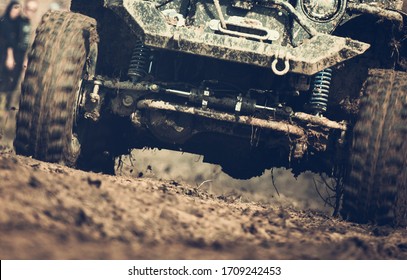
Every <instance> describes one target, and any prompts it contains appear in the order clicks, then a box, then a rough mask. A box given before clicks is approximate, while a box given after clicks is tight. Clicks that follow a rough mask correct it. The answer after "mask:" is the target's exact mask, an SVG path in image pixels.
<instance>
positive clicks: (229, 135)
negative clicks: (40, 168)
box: [14, 0, 407, 225]
mask: <svg viewBox="0 0 407 280" xmlns="http://www.w3.org/2000/svg"><path fill="white" fill-rule="evenodd" d="M402 6H403V1H402V0H375V1H372V0H121V1H120V0H105V1H102V0H89V1H79V0H73V1H72V2H71V12H62V11H54V12H48V13H47V14H45V16H44V17H43V19H42V23H41V24H40V26H39V27H38V29H37V34H36V38H35V41H34V43H33V46H32V49H31V51H30V53H29V64H28V69H27V72H26V77H25V80H24V82H23V86H22V95H21V100H20V105H19V111H18V116H17V131H16V139H15V142H14V145H15V149H16V152H17V153H18V154H22V155H28V156H32V157H34V158H36V159H39V160H44V161H48V162H59V163H63V164H66V165H68V166H72V167H78V168H82V169H91V170H99V171H104V172H110V173H112V172H113V171H114V170H113V169H114V159H115V157H117V156H118V155H121V154H125V153H127V152H128V151H129V150H130V149H132V148H143V147H155V148H165V149H172V150H179V151H186V152H193V153H197V154H201V155H203V156H204V157H205V160H206V161H208V162H213V163H217V164H220V165H221V166H222V167H223V170H224V171H225V172H227V173H229V174H231V175H233V176H235V177H239V178H249V177H251V176H256V175H259V174H261V173H262V172H263V171H264V170H265V169H266V168H271V167H286V168H290V169H292V170H293V172H294V173H296V174H297V173H299V172H303V171H306V170H310V171H314V172H318V173H326V174H328V175H330V176H333V177H335V178H342V179H343V181H344V185H345V187H344V196H343V203H342V215H343V217H345V218H347V219H349V220H353V221H358V222H368V221H371V222H374V223H379V224H394V225H403V224H405V223H406V221H407V217H406V216H407V172H406V169H407V168H406V167H407V166H406V164H407V141H406V138H407V126H406V118H407V99H406V98H407V95H406V92H407V74H406V69H407V56H406V55H407V39H406V34H407V32H406V30H407V28H406V27H405V26H406V23H407V17H406V14H405V13H404V12H403V11H402Z"/></svg>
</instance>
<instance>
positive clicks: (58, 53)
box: [14, 12, 96, 166]
mask: <svg viewBox="0 0 407 280" xmlns="http://www.w3.org/2000/svg"><path fill="white" fill-rule="evenodd" d="M95 28H96V22H95V20H93V19H91V18H88V17H86V16H83V15H79V14H74V13H70V12H49V13H47V14H46V15H44V17H43V21H42V23H41V25H40V26H39V27H38V29H37V35H36V38H35V40H34V43H33V47H32V50H31V51H30V54H29V64H28V68H27V71H26V76H25V80H24V82H23V85H22V92H21V98H20V105H19V111H18V114H17V125H16V138H15V140H14V147H15V150H16V153H17V154H21V155H25V156H32V157H34V158H36V159H39V160H43V161H48V162H59V163H63V164H65V165H68V166H75V164H76V161H77V159H78V157H79V154H80V144H79V141H78V138H77V135H76V134H75V132H74V129H75V122H76V120H75V112H76V109H77V100H78V92H79V84H80V81H81V79H82V77H83V75H84V74H85V73H84V72H85V70H84V69H85V68H86V67H85V63H86V61H87V54H88V52H89V46H90V41H91V40H95V38H91V37H92V34H94V33H95Z"/></svg>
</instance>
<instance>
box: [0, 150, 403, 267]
mask: <svg viewBox="0 0 407 280" xmlns="http://www.w3.org/2000/svg"><path fill="white" fill-rule="evenodd" d="M0 182H1V183H0V200H1V201H0V258H1V259H269V258H271V259H309V258H311V259H354V258H356V259H387V258H391V259H395V258H397V259H406V258H407V232H406V231H405V229H397V230H396V229H392V228H383V227H374V226H360V225H356V224H351V223H347V222H343V221H340V220H337V219H333V218H331V217H328V216H325V215H323V214H321V213H318V212H313V211H298V210H294V209H291V208H279V207H275V206H273V205H260V204H258V203H243V202H240V201H239V199H237V198H236V197H233V196H213V195H210V194H208V193H207V192H205V191H203V190H201V189H197V188H193V187H190V186H186V185H179V184H178V183H176V182H171V181H159V180H153V179H134V178H130V177H120V176H117V177H113V176H106V175H100V174H94V173H86V172H82V171H78V170H73V169H69V168H66V167H63V166H60V165H56V164H48V163H44V162H39V161H36V160H33V159H29V158H24V157H19V156H15V155H13V154H12V153H10V152H7V151H5V150H3V151H2V152H1V155H0Z"/></svg>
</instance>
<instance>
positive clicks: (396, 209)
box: [342, 69, 407, 225]
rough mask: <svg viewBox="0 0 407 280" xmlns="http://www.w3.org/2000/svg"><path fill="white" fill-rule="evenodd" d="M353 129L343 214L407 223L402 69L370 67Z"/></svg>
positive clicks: (406, 91)
mask: <svg viewBox="0 0 407 280" xmlns="http://www.w3.org/2000/svg"><path fill="white" fill-rule="evenodd" d="M365 95H366V96H365V97H364V99H363V101H362V103H361V108H360V113H359V120H358V122H357V123H356V125H355V127H354V131H353V143H352V150H351V157H350V173H349V178H348V182H347V185H346V186H345V189H344V191H345V192H344V200H343V208H342V214H343V216H344V217H345V218H347V219H349V220H352V221H356V222H373V223H377V224H391V225H406V224H407V141H406V137H407V73H405V72H397V71H392V70H379V69H375V70H371V71H370V72H369V77H368V80H367V83H366V88H365Z"/></svg>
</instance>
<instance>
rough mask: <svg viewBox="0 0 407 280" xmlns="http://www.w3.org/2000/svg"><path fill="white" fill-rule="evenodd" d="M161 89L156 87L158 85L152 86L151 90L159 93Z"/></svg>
mask: <svg viewBox="0 0 407 280" xmlns="http://www.w3.org/2000/svg"><path fill="white" fill-rule="evenodd" d="M159 89H160V88H159V87H158V85H156V84H152V85H151V86H150V90H151V91H154V92H158V90H159Z"/></svg>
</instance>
